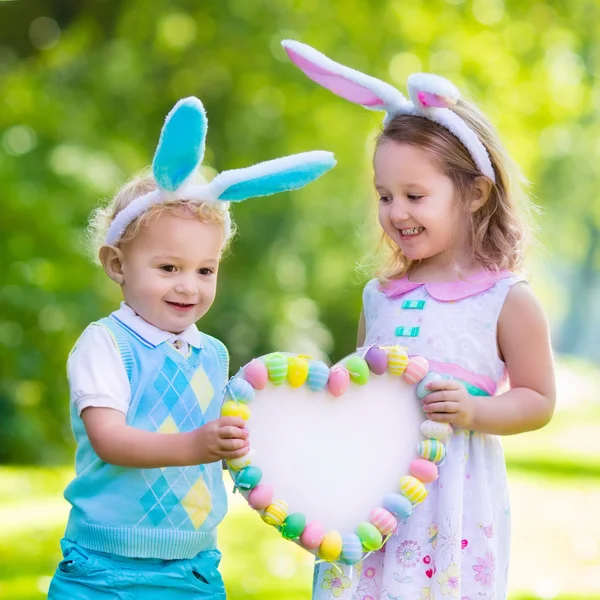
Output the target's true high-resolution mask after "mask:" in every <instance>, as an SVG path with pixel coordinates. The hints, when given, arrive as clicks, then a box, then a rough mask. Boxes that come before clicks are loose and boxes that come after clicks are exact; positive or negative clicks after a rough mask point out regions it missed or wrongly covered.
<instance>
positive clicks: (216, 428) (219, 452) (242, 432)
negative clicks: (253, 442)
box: [192, 417, 250, 464]
mask: <svg viewBox="0 0 600 600" xmlns="http://www.w3.org/2000/svg"><path fill="white" fill-rule="evenodd" d="M193 433H194V438H193V443H194V448H193V449H192V453H193V455H194V462H195V463H196V464H206V463H211V462H216V461H218V460H222V459H225V460H231V459H232V458H239V457H241V456H244V455H245V454H247V453H248V450H249V449H250V446H249V442H248V430H247V429H246V422H245V421H244V419H241V418H240V417H221V418H219V419H215V420H214V421H210V422H209V423H206V425H203V426H202V427H199V428H198V429H196V430H195V431H194V432H193Z"/></svg>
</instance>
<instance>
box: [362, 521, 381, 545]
mask: <svg viewBox="0 0 600 600" xmlns="http://www.w3.org/2000/svg"><path fill="white" fill-rule="evenodd" d="M356 535H357V536H358V539H359V540H360V543H361V544H362V545H363V548H364V549H365V550H367V551H373V550H378V549H379V548H381V545H382V544H383V537H382V535H381V532H380V531H379V529H377V527H375V525H373V524H372V523H367V522H364V523H360V524H359V525H358V527H357V528H356Z"/></svg>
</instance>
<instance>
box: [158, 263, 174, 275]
mask: <svg viewBox="0 0 600 600" xmlns="http://www.w3.org/2000/svg"><path fill="white" fill-rule="evenodd" d="M159 269H160V270H161V271H164V272H165V273H174V272H175V267H174V266H173V265H161V266H160V267H159Z"/></svg>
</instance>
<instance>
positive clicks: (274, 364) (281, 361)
mask: <svg viewBox="0 0 600 600" xmlns="http://www.w3.org/2000/svg"><path fill="white" fill-rule="evenodd" d="M265 364H266V365H267V372H268V373H269V381H270V382H271V383H272V384H273V385H282V384H283V383H284V382H285V380H286V378H287V373H288V362H287V360H286V359H285V357H284V356H283V355H282V354H280V353H279V352H274V353H273V354H269V355H268V356H267V358H266V360H265Z"/></svg>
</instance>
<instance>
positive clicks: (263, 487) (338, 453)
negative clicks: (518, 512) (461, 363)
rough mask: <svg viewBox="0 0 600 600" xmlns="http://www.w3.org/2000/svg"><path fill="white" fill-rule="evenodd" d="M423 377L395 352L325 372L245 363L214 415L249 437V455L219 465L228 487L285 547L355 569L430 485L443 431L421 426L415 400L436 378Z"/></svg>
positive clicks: (359, 355)
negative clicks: (240, 425)
mask: <svg viewBox="0 0 600 600" xmlns="http://www.w3.org/2000/svg"><path fill="white" fill-rule="evenodd" d="M428 369H429V366H428V363H427V361H426V360H425V359H424V358H422V357H412V358H411V359H410V360H409V357H408V355H407V353H406V349H405V348H403V347H401V346H391V347H382V348H378V347H376V346H375V347H369V348H366V349H361V350H360V351H357V352H356V353H354V354H352V355H350V356H348V357H346V358H345V359H343V360H342V361H340V363H338V364H337V365H334V366H333V367H332V368H331V369H329V368H328V367H327V366H326V365H325V364H324V363H322V362H320V361H311V360H309V359H307V358H306V357H303V356H297V355H289V354H285V355H284V354H282V353H274V354H270V355H267V356H264V357H261V358H260V359H255V360H253V361H251V362H250V363H248V365H246V366H245V367H244V368H243V369H242V371H241V373H239V374H238V375H236V377H234V378H232V379H231V380H230V381H229V383H228V384H227V388H226V393H225V402H224V404H223V407H222V411H221V414H222V415H224V416H227V415H238V416H241V417H242V418H244V419H246V421H247V427H248V430H249V432H250V446H251V451H250V453H249V454H248V455H247V456H245V457H242V458H239V459H235V460H231V461H228V466H229V468H230V470H231V472H232V477H233V479H234V481H235V483H236V487H238V489H240V491H241V492H242V493H243V494H244V496H245V497H246V499H247V500H248V502H249V503H250V505H251V506H253V507H254V508H256V510H258V511H259V512H260V514H261V515H262V517H263V519H264V520H265V521H266V522H268V523H269V524H271V525H275V526H276V527H280V528H281V531H282V534H283V535H284V536H285V537H287V538H288V539H294V540H295V541H297V542H298V543H300V544H301V545H303V546H304V547H305V548H307V549H309V550H311V551H315V552H317V553H318V555H319V556H320V557H321V558H324V559H326V560H329V561H337V560H338V559H339V560H340V561H341V562H344V563H345V564H354V563H355V562H357V561H359V560H360V559H361V558H362V557H363V554H364V552H368V551H371V550H375V549H377V548H379V547H381V545H382V544H383V543H385V539H387V537H388V536H389V535H390V534H391V533H392V532H393V531H394V530H395V528H396V527H397V524H398V521H399V520H403V519H405V518H407V517H408V516H409V515H410V513H411V512H412V508H413V506H414V505H415V504H418V503H419V502H421V501H422V500H423V499H424V498H425V496H426V494H427V490H426V488H425V485H424V483H426V482H431V481H433V480H435V479H436V478H437V466H436V463H440V462H441V461H443V458H444V455H445V448H444V445H443V440H444V439H445V438H446V437H447V436H448V435H449V434H450V432H451V428H450V426H449V425H447V424H441V423H434V422H432V421H425V422H423V418H424V413H423V411H422V409H421V403H420V401H419V394H420V396H423V395H424V394H426V393H428V392H427V390H426V388H425V385H426V384H427V383H428V381H430V380H432V378H433V379H435V378H439V376H438V375H435V374H432V373H430V374H428ZM419 382H420V383H419ZM417 383H419V387H418V388H417V385H416V384H417ZM423 437H425V438H431V439H425V440H424V441H423ZM417 455H418V456H420V457H421V458H417Z"/></svg>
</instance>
